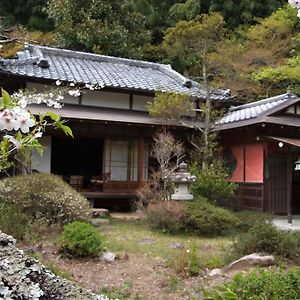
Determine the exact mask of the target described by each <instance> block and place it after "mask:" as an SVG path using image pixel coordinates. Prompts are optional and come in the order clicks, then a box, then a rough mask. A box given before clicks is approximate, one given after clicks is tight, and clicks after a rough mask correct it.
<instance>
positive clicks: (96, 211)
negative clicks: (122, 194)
mask: <svg viewBox="0 0 300 300" xmlns="http://www.w3.org/2000/svg"><path fill="white" fill-rule="evenodd" d="M90 212H91V217H92V218H102V217H109V215H110V212H109V210H108V209H105V208H92V209H91V210H90Z"/></svg>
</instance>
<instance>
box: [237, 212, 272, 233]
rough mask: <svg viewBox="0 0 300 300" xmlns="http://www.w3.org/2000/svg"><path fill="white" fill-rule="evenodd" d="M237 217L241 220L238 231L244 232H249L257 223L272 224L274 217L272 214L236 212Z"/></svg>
mask: <svg viewBox="0 0 300 300" xmlns="http://www.w3.org/2000/svg"><path fill="white" fill-rule="evenodd" d="M235 215H236V216H237V217H238V218H239V220H240V224H239V226H238V228H237V229H238V230H239V231H242V232H247V231H248V230H249V229H250V228H251V227H253V224H255V223H257V222H270V221H271V220H272V219H273V217H274V215H272V214H271V213H266V212H262V211H248V210H243V211H238V212H235Z"/></svg>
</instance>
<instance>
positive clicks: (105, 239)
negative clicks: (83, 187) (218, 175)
mask: <svg viewBox="0 0 300 300" xmlns="http://www.w3.org/2000/svg"><path fill="white" fill-rule="evenodd" d="M199 175H200V176H199ZM198 176H199V178H200V177H201V174H198ZM206 176H207V174H206ZM214 180H215V179H214ZM202 182H203V181H202ZM199 184H200V183H199V182H198V181H196V182H195V184H194V189H195V190H196V189H199V190H201V189H203V190H205V186H202V185H201V186H199ZM223 184H224V183H223ZM41 187H42V188H41ZM229 188H234V187H230V186H229ZM218 193H219V191H217V190H216V191H215V193H214V195H215V197H216V195H218ZM0 194H1V199H2V200H1V206H0V227H1V230H2V231H3V232H5V233H7V234H10V235H12V236H14V237H15V238H17V239H18V244H17V246H18V247H19V248H20V249H23V250H24V251H25V253H26V254H27V255H29V256H31V257H33V258H35V259H38V260H39V261H40V262H41V263H42V264H44V265H45V266H46V267H47V268H48V269H49V270H50V271H52V272H53V273H54V274H56V275H58V276H60V277H63V278H66V279H67V280H70V281H72V282H74V283H76V284H79V285H81V286H82V287H84V288H87V289H90V290H92V291H93V292H95V293H96V294H102V295H106V296H107V297H108V298H109V299H142V298H143V299H249V297H250V295H256V298H254V299H298V298H299V293H300V291H299V290H298V288H297V287H298V286H299V282H300V272H299V270H298V264H299V254H300V253H299V249H300V247H299V246H300V234H299V233H286V232H285V233H283V232H281V231H279V230H277V229H276V228H275V227H274V226H273V225H272V224H271V223H270V220H271V219H272V215H269V214H265V213H258V212H247V211H241V212H235V211H232V210H230V209H227V208H224V207H221V206H219V205H217V204H215V203H214V202H213V201H211V200H209V199H207V198H204V196H196V197H195V198H194V200H191V201H188V202H178V201H173V200H164V201H156V202H154V203H149V204H148V205H147V207H145V208H144V210H143V211H138V212H128V213H112V214H111V216H110V217H92V216H91V215H90V213H89V210H90V209H89V206H88V203H87V201H86V200H85V199H84V198H83V197H82V196H81V195H80V194H79V193H77V192H76V191H75V190H73V189H72V188H71V187H70V186H69V185H68V184H66V183H65V182H64V181H63V180H62V179H61V178H59V177H57V176H55V175H47V174H31V175H27V176H25V177H24V176H22V177H21V176H20V177H18V176H15V177H11V178H6V179H2V180H1V181H0ZM202 194H205V193H204V192H202ZM223 195H225V193H223ZM252 253H261V254H263V255H274V257H275V258H274V261H271V262H270V263H269V264H267V266H260V264H259V263H258V264H257V265H256V264H254V265H252V264H251V263H249V264H247V263H246V264H237V265H235V266H234V267H232V268H228V266H229V265H230V264H231V263H232V262H233V261H235V260H237V259H239V258H241V257H243V256H244V255H249V254H252ZM281 282H285V284H284V285H283V284H281ZM279 283H280V284H279Z"/></svg>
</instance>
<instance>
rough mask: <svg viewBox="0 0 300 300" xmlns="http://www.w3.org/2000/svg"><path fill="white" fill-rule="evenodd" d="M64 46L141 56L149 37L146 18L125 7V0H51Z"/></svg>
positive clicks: (51, 8)
mask: <svg viewBox="0 0 300 300" xmlns="http://www.w3.org/2000/svg"><path fill="white" fill-rule="evenodd" d="M47 11H48V14H49V16H50V17H51V18H52V19H53V20H54V23H55V26H56V28H57V32H58V41H59V45H60V46H61V47H66V48H68V49H73V50H80V51H89V52H94V53H100V54H106V55H113V56H123V57H139V56H140V55H141V47H142V46H143V45H145V44H146V43H147V42H148V41H149V34H148V32H147V30H145V23H144V18H143V16H142V15H140V14H138V13H136V12H130V11H128V10H127V9H126V7H125V5H124V1H122V0H118V1H113V2H112V1H108V0H105V1H101V0H96V1H94V0H88V1H81V0H65V1H56V0H50V1H49V6H48V8H47Z"/></svg>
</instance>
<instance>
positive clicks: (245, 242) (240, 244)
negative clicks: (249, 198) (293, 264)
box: [234, 222, 300, 260]
mask: <svg viewBox="0 0 300 300" xmlns="http://www.w3.org/2000/svg"><path fill="white" fill-rule="evenodd" d="M299 241H300V239H299V238H297V234H293V233H290V232H283V231H280V230H278V229H276V228H275V226H274V225H272V224H271V223H265V222H257V223H255V224H254V226H253V227H252V228H250V230H249V231H248V232H247V233H245V234H242V235H240V236H239V237H238V238H237V241H236V242H235V243H234V252H235V253H236V254H237V255H239V256H241V255H247V254H251V253H254V252H265V253H268V254H274V255H278V256H280V257H283V258H288V259H294V260H295V259H297V258H298V256H299V245H300V243H299Z"/></svg>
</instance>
